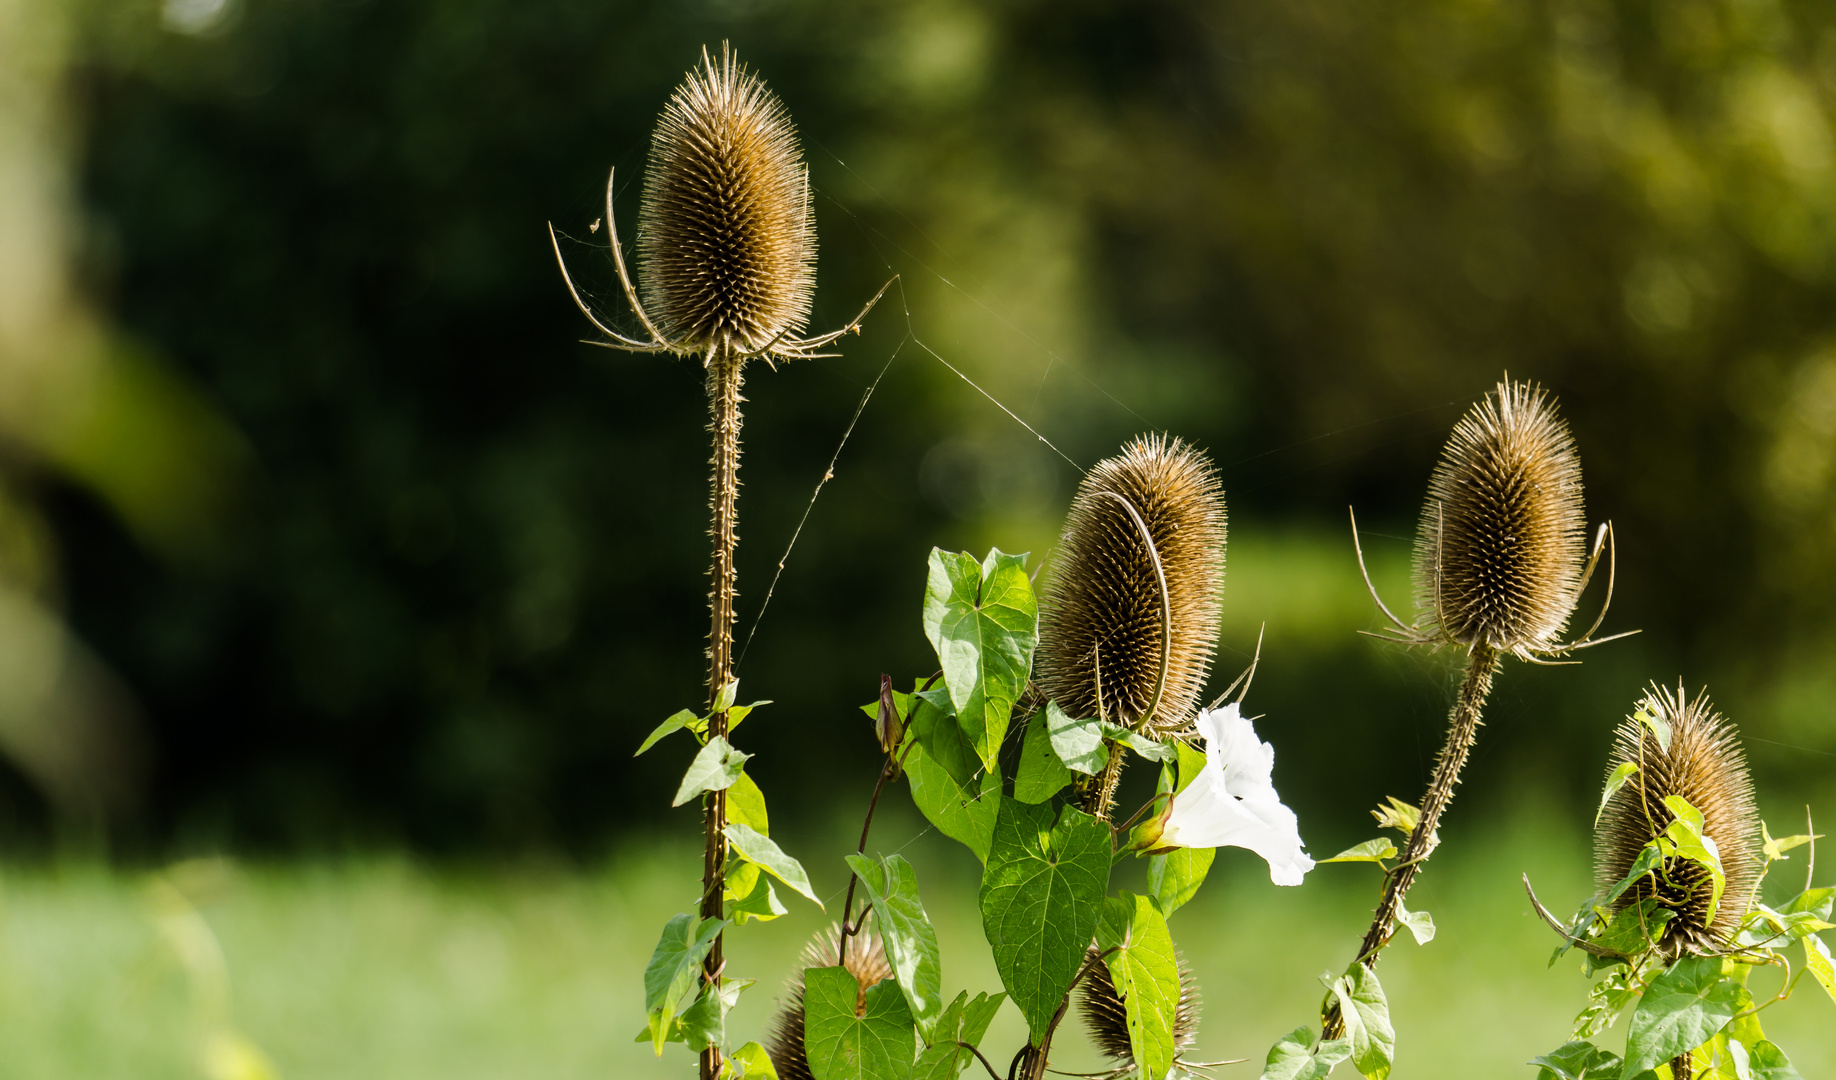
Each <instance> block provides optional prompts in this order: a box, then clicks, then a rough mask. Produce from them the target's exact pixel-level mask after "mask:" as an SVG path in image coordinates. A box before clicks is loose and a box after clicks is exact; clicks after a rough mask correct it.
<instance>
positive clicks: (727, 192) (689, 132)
mask: <svg viewBox="0 0 1836 1080" xmlns="http://www.w3.org/2000/svg"><path fill="white" fill-rule="evenodd" d="M701 61H702V62H701V67H699V68H697V69H695V70H692V71H690V72H689V73H688V78H687V79H686V80H685V81H684V82H683V84H682V85H681V87H679V88H678V89H677V90H676V92H675V94H674V95H673V96H672V97H671V98H670V100H669V104H668V105H666V106H665V107H664V109H663V115H662V116H661V117H660V118H659V119H658V121H657V130H656V134H655V135H654V136H653V137H652V139H651V143H650V169H649V172H648V174H647V175H646V177H645V179H644V198H643V203H642V205H641V206H640V207H639V211H638V237H637V250H638V264H639V269H640V271H641V273H640V275H639V277H640V280H641V285H642V292H643V298H644V306H645V307H646V308H647V309H648V310H649V312H650V315H651V318H652V320H653V321H654V322H655V324H656V326H657V328H658V329H659V330H661V331H662V335H663V338H664V339H665V340H667V341H670V342H672V343H673V344H675V345H677V346H680V347H681V348H682V349H683V350H684V351H688V352H707V351H708V350H710V349H714V348H731V349H733V350H736V351H738V352H742V353H752V352H758V351H760V350H762V349H765V348H767V347H768V346H770V345H772V344H773V342H774V341H777V340H779V339H781V338H784V337H790V336H794V335H795V334H796V333H797V332H798V331H799V330H801V329H802V328H803V326H804V324H805V323H807V322H808V321H809V317H810V302H811V297H812V294H813V293H814V291H815V286H816V277H815V265H816V228H815V220H814V218H813V216H812V215H811V213H810V187H809V174H808V170H807V169H806V167H805V166H804V164H803V155H802V152H801V151H800V149H799V148H798V145H797V133H796V129H795V128H794V127H792V125H791V121H790V116H789V114H788V113H786V111H785V109H784V106H783V104H782V103H781V102H779V100H778V98H777V95H775V94H773V93H772V92H771V91H770V90H768V89H766V87H765V84H764V83H763V82H761V81H760V80H759V79H758V77H757V76H755V75H753V74H752V73H751V72H749V71H747V70H746V69H745V68H743V67H741V66H740V64H739V61H738V60H737V58H735V56H734V55H733V53H732V51H731V50H730V49H729V48H728V47H727V46H726V45H725V44H724V43H723V44H722V45H721V49H720V61H719V62H718V63H716V62H715V61H714V60H712V59H711V58H710V57H709V56H708V54H707V52H706V50H703V51H702V54H701Z"/></svg>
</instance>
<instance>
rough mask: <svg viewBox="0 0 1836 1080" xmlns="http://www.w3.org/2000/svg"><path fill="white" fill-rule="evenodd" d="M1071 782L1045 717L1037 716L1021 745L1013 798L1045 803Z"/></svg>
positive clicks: (1069, 773) (1035, 715)
mask: <svg viewBox="0 0 1836 1080" xmlns="http://www.w3.org/2000/svg"><path fill="white" fill-rule="evenodd" d="M1071 779H1072V777H1071V770H1070V769H1068V768H1066V767H1065V763H1064V762H1062V761H1060V760H1059V759H1058V754H1057V753H1056V752H1054V751H1053V749H1052V736H1051V733H1050V732H1049V731H1048V730H1047V728H1046V716H1045V713H1044V712H1039V713H1035V714H1034V715H1033V719H1032V720H1031V721H1030V722H1028V724H1027V725H1026V738H1025V739H1024V740H1023V741H1022V742H1021V744H1020V765H1019V767H1018V768H1017V769H1016V770H1015V771H1014V798H1016V799H1019V800H1020V801H1021V802H1024V803H1042V802H1045V801H1046V800H1047V799H1050V798H1051V797H1052V796H1054V795H1056V794H1058V793H1059V792H1060V791H1063V790H1064V789H1065V785H1066V784H1069V783H1070V782H1071Z"/></svg>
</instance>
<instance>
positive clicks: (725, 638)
mask: <svg viewBox="0 0 1836 1080" xmlns="http://www.w3.org/2000/svg"><path fill="white" fill-rule="evenodd" d="M616 179H617V171H616V170H613V171H612V172H611V173H609V174H608V175H607V177H606V217H605V221H606V233H607V236H608V238H609V239H610V241H611V249H612V265H613V266H614V268H616V270H617V271H618V280H619V284H620V285H621V286H622V287H623V289H624V295H625V301H626V303H628V304H629V305H630V306H631V311H632V313H633V314H634V315H635V316H636V317H637V320H638V322H639V323H640V324H641V325H642V326H643V328H644V332H645V334H646V335H648V336H647V337H643V338H635V337H629V336H626V335H624V334H621V333H619V332H618V331H616V330H614V329H612V328H611V327H610V326H608V325H606V323H605V322H604V321H602V320H601V319H600V318H599V316H598V315H596V314H594V312H593V310H592V308H590V307H589V306H588V305H587V303H586V301H585V300H584V299H582V298H581V295H580V290H578V289H576V288H575V287H574V281H573V278H572V277H571V276H570V275H569V274H568V272H567V263H566V261H565V260H564V259H563V258H562V257H561V244H560V241H559V240H558V239H557V238H556V236H555V228H554V225H553V224H550V225H549V227H548V239H549V244H550V245H551V246H552V247H553V248H554V252H555V261H556V262H557V263H558V264H559V265H560V267H561V276H562V278H563V279H564V280H565V281H566V282H567V288H568V292H569V293H570V294H571V295H572V296H573V298H574V303H575V304H576V305H577V306H578V307H579V308H580V310H581V312H582V313H583V314H585V315H586V317H587V318H588V319H589V320H590V321H591V322H592V323H593V325H594V326H595V327H597V328H598V329H599V330H600V332H601V333H603V334H605V335H606V338H607V340H604V341H596V342H591V344H595V345H603V346H605V347H607V348H612V349H622V350H625V351H628V352H669V353H673V354H676V355H684V356H686V355H699V356H700V357H701V358H702V366H703V367H704V368H705V369H706V371H707V378H706V385H707V394H708V405H709V412H710V413H711V416H712V418H711V421H710V423H709V425H708V428H709V432H710V433H711V435H712V442H713V456H712V459H711V461H710V464H711V465H712V467H713V468H712V471H713V482H712V485H711V486H712V492H711V494H710V496H709V510H710V516H711V518H712V524H711V526H710V527H709V530H708V531H709V534H710V535H711V537H712V538H713V548H714V557H713V566H712V568H711V569H710V571H709V577H710V578H711V579H712V582H713V585H712V588H710V590H709V593H708V608H709V615H710V619H709V622H710V626H709V631H708V702H709V706H710V710H711V712H710V719H709V722H708V738H710V739H713V738H717V737H718V738H725V737H726V734H727V714H726V712H725V710H724V709H720V708H716V707H715V706H716V705H717V703H718V701H719V699H720V694H721V691H722V689H723V688H724V687H726V686H727V685H728V683H729V682H731V681H732V679H733V601H734V597H735V595H736V593H737V589H736V587H735V586H736V575H735V572H734V565H733V554H734V549H735V548H736V547H737V545H738V543H739V537H738V533H737V527H738V509H737V508H738V501H739V460H740V424H741V420H742V417H741V415H740V403H741V402H742V401H744V400H745V398H744V397H743V396H742V395H741V393H740V390H741V387H742V385H743V383H744V368H745V364H746V361H747V360H750V359H752V358H754V357H760V358H763V359H764V360H765V362H766V363H767V365H769V366H772V367H774V368H775V366H776V364H775V361H776V360H795V359H810V358H814V357H818V356H829V355H834V354H831V353H823V352H820V351H819V350H820V349H821V348H822V347H823V346H825V345H828V344H831V343H832V342H834V341H836V340H837V339H839V338H840V337H841V336H842V335H844V334H848V333H859V332H860V325H861V320H862V319H864V318H866V316H867V312H868V311H871V310H872V309H873V306H874V304H875V303H877V302H878V301H879V299H880V297H881V296H884V295H885V293H886V289H887V287H890V286H891V284H892V283H891V282H890V281H889V282H887V285H886V286H882V287H881V289H880V292H879V293H878V294H877V295H875V296H874V298H873V299H872V300H870V301H868V302H867V306H866V307H865V308H862V309H861V313H860V315H858V316H856V317H855V320H854V321H853V322H851V323H849V324H848V325H847V326H844V327H842V328H841V329H840V330H834V331H830V332H828V333H825V334H817V335H813V336H811V337H798V336H796V335H797V334H798V333H800V332H801V331H802V330H803V327H804V325H805V323H807V322H808V320H809V315H810V303H811V294H812V292H813V291H814V287H815V279H814V272H815V260H816V229H815V223H814V221H813V220H812V217H811V214H810V185H809V174H808V170H807V168H806V167H805V166H804V164H803V160H802V155H801V152H800V151H799V149H798V145H797V134H796V130H795V129H794V128H793V127H792V126H791V122H790V115H789V114H788V113H787V112H786V111H785V109H784V106H783V105H782V104H781V103H780V102H779V101H778V98H777V96H776V95H774V94H773V93H772V92H771V91H770V90H768V89H766V87H765V84H764V83H763V82H761V81H759V79H758V77H757V76H755V75H753V74H752V73H751V72H749V71H747V70H746V69H745V68H744V67H742V66H741V65H740V63H739V60H738V58H737V57H735V56H734V54H733V51H732V50H731V49H729V48H728V47H727V45H726V44H725V43H723V44H722V45H721V49H720V61H719V63H716V62H715V61H714V60H713V59H712V58H711V57H709V55H708V52H707V50H706V49H703V50H702V52H701V66H700V67H699V68H697V69H695V70H691V71H690V72H689V73H688V75H687V77H686V79H685V81H684V82H683V84H682V86H680V87H679V88H677V90H676V92H675V94H674V95H673V96H671V98H670V100H669V104H668V105H667V106H666V107H665V108H664V110H663V115H662V117H661V119H660V120H659V121H658V123H657V130H656V133H655V135H654V136H653V138H652V140H651V147H650V169H649V173H648V174H647V175H646V177H645V183H644V198H643V204H642V206H641V207H640V210H639V214H638V225H639V230H638V231H639V238H638V262H639V267H640V269H642V270H643V272H644V282H643V285H644V288H643V294H644V300H645V301H647V302H648V304H649V309H646V307H645V305H644V304H643V303H640V302H639V300H638V290H637V288H636V287H634V285H633V283H632V280H631V274H630V271H629V270H628V269H627V268H626V266H625V257H624V249H623V248H622V246H621V245H620V243H619V236H618V221H617V218H616V216H615V215H614V213H613V209H612V194H613V190H614V185H615V181H616ZM703 808H704V811H703V831H704V833H705V844H706V854H705V857H704V859H703V862H702V890H703V892H702V896H703V899H702V904H701V916H702V917H703V918H707V919H718V918H720V917H721V914H722V907H723V902H722V897H721V888H720V884H721V882H722V881H723V880H725V872H726V856H727V844H726V838H725V835H724V832H723V830H724V829H725V827H726V824H727V814H726V794H725V792H722V791H713V792H709V793H708V794H707V795H706V796H705V797H704V800H703ZM722 949H723V946H722V942H721V939H720V938H718V937H717V938H716V939H715V941H714V945H713V948H712V949H711V950H710V951H709V952H708V955H707V958H706V960H705V961H704V962H703V963H704V967H703V970H704V971H705V972H706V973H707V978H708V979H710V980H715V979H719V978H720V977H721V975H720V972H721V971H722V965H723V957H722ZM720 1068H721V1055H720V1051H719V1050H718V1049H715V1048H712V1047H710V1048H708V1049H706V1050H704V1051H702V1055H701V1080H715V1077H716V1076H718V1074H719V1072H720Z"/></svg>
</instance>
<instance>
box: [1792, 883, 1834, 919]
mask: <svg viewBox="0 0 1836 1080" xmlns="http://www.w3.org/2000/svg"><path fill="white" fill-rule="evenodd" d="M1832 906H1836V887H1830V888H1823V889H1806V890H1804V891H1803V892H1801V893H1799V894H1798V895H1797V896H1794V897H1792V900H1791V903H1789V904H1786V905H1785V911H1786V912H1787V913H1796V912H1800V911H1808V912H1811V913H1812V914H1814V915H1816V916H1817V917H1818V918H1819V919H1823V920H1825V921H1828V920H1829V918H1830V916H1831V915H1832V914H1836V912H1832V911H1831V907H1832Z"/></svg>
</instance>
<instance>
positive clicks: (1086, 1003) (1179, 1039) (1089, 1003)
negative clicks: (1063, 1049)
mask: <svg viewBox="0 0 1836 1080" xmlns="http://www.w3.org/2000/svg"><path fill="white" fill-rule="evenodd" d="M1096 955H1097V949H1096V947H1095V946H1091V948H1090V950H1089V951H1088V952H1086V953H1085V954H1084V961H1085V963H1091V961H1092V960H1093V959H1094V958H1095V957H1096ZM1174 958H1175V959H1176V960H1177V961H1178V963H1179V1003H1178V1005H1177V1006H1175V1007H1174V1010H1173V1056H1174V1058H1175V1059H1181V1060H1183V1059H1184V1058H1185V1056H1186V1052H1187V1051H1189V1050H1191V1049H1192V1046H1193V1044H1194V1043H1195V1042H1196V1041H1197V1040H1198V1020H1199V992H1198V980H1197V979H1195V978H1193V975H1192V968H1191V966H1190V965H1188V964H1187V963H1186V956H1185V954H1184V953H1181V952H1179V951H1178V950H1175V951H1174ZM1081 986H1082V989H1081V990H1080V991H1079V993H1080V995H1081V996H1080V997H1079V999H1078V1010H1079V1011H1080V1012H1082V1013H1083V1014H1084V1026H1085V1027H1086V1028H1088V1029H1089V1031H1090V1039H1091V1041H1092V1042H1094V1043H1096V1046H1097V1049H1098V1050H1099V1051H1101V1052H1102V1053H1103V1054H1104V1055H1106V1056H1107V1057H1108V1058H1109V1059H1110V1060H1111V1061H1113V1062H1115V1064H1116V1067H1117V1069H1118V1070H1121V1071H1126V1070H1128V1069H1132V1068H1134V1066H1135V1054H1134V1051H1133V1050H1131V1049H1130V1047H1129V1041H1128V1007H1127V1006H1126V1005H1125V1004H1124V1003H1123V1001H1122V995H1121V994H1118V993H1116V983H1115V980H1114V979H1113V978H1111V977H1110V974H1109V965H1108V964H1105V963H1102V962H1101V961H1097V962H1095V963H1094V964H1092V965H1091V968H1090V974H1088V975H1086V976H1084V981H1083V983H1082V984H1081Z"/></svg>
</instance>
